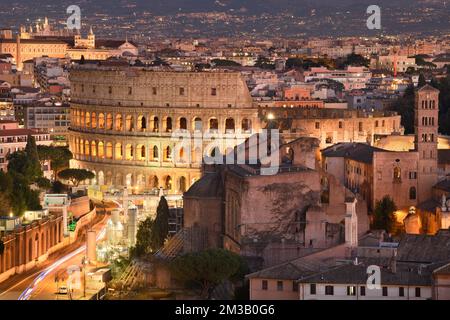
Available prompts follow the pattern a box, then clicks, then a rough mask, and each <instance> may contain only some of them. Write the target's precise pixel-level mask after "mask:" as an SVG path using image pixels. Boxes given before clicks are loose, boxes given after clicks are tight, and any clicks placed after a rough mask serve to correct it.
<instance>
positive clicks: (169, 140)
mask: <svg viewBox="0 0 450 320" xmlns="http://www.w3.org/2000/svg"><path fill="white" fill-rule="evenodd" d="M70 80H71V84H72V100H71V102H72V103H71V119H73V121H72V125H71V129H70V130H71V134H70V139H69V142H70V148H71V150H72V152H73V153H74V156H75V161H74V164H73V165H74V166H76V167H81V168H87V169H90V170H92V171H94V172H95V173H96V175H97V179H96V183H98V184H100V185H117V186H129V187H131V186H134V187H137V189H140V190H142V189H153V188H159V187H163V188H164V189H166V190H168V191H169V193H182V192H184V191H186V190H187V189H188V188H189V187H190V186H191V184H192V183H193V182H194V181H196V180H197V179H199V178H200V176H201V163H202V161H201V160H202V158H203V157H202V156H203V155H211V152H212V150H213V149H214V147H208V146H209V145H210V144H211V141H210V140H209V141H206V140H205V141H204V142H201V143H200V145H194V143H193V140H192V144H191V146H192V145H194V147H190V146H187V147H186V148H178V149H177V147H176V144H177V142H178V139H175V138H176V137H175V138H173V133H175V132H177V133H179V134H180V135H191V138H192V139H193V138H194V135H195V136H200V137H201V136H202V134H203V133H204V132H206V133H209V134H211V135H223V136H225V137H228V136H231V137H233V136H234V134H235V133H240V134H241V135H242V137H248V136H249V135H251V133H252V132H253V131H259V129H260V128H259V122H258V118H257V110H256V109H255V108H253V105H252V99H251V97H250V93H249V91H248V89H247V86H246V84H245V82H244V81H243V79H242V78H241V76H240V74H239V73H235V72H200V73H199V72H158V71H151V70H145V69H141V68H131V67H125V68H119V67H117V68H112V67H93V66H85V67H77V68H75V69H74V70H72V72H71V77H70ZM219 138H220V137H219ZM188 140H189V139H188ZM223 141H224V140H223V139H222V140H221V139H219V143H218V145H217V146H218V147H219V150H220V151H221V152H222V153H224V152H225V151H226V150H227V148H230V147H231V148H232V147H234V145H233V144H232V145H227V144H226V143H222V142H223ZM175 152H176V154H175ZM182 154H184V155H187V158H185V157H184V156H182ZM175 157H176V158H177V159H179V158H183V159H186V160H187V161H183V159H181V160H182V161H178V160H177V161H175ZM189 157H190V160H191V161H189Z"/></svg>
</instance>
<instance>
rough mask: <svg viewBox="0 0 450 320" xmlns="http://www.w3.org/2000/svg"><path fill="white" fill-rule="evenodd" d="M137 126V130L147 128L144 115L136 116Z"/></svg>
mask: <svg viewBox="0 0 450 320" xmlns="http://www.w3.org/2000/svg"><path fill="white" fill-rule="evenodd" d="M138 126H139V131H141V132H142V131H145V130H146V129H147V119H145V117H144V116H139V117H138Z"/></svg>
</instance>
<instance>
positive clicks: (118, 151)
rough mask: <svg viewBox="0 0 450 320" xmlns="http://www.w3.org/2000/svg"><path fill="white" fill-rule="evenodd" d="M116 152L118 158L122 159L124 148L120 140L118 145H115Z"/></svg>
mask: <svg viewBox="0 0 450 320" xmlns="http://www.w3.org/2000/svg"><path fill="white" fill-rule="evenodd" d="M114 154H115V158H116V160H122V158H123V149H122V144H121V143H120V142H117V143H116V145H115V146H114Z"/></svg>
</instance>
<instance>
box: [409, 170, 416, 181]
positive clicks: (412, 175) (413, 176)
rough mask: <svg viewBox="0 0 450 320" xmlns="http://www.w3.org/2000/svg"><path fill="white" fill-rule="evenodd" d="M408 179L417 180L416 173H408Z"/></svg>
mask: <svg viewBox="0 0 450 320" xmlns="http://www.w3.org/2000/svg"><path fill="white" fill-rule="evenodd" d="M409 179H411V180H416V179H417V172H415V171H410V172H409Z"/></svg>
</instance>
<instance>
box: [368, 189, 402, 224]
mask: <svg viewBox="0 0 450 320" xmlns="http://www.w3.org/2000/svg"><path fill="white" fill-rule="evenodd" d="M395 211H397V207H396V205H395V203H394V200H392V198H391V197H390V196H388V195H386V196H384V197H383V199H381V200H379V201H377V203H376V204H375V209H374V219H373V228H374V229H383V230H386V231H387V232H391V231H392V230H393V227H394V225H395V221H396V220H395V214H394V213H395Z"/></svg>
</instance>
